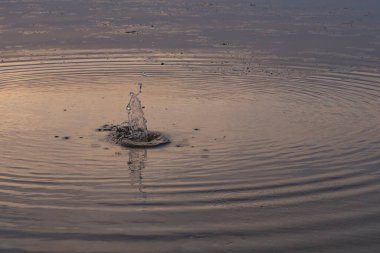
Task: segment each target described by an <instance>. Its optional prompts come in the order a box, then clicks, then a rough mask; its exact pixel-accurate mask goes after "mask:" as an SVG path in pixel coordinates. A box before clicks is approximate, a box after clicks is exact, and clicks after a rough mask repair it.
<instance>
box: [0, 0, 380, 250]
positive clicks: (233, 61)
mask: <svg viewBox="0 0 380 253" xmlns="http://www.w3.org/2000/svg"><path fill="white" fill-rule="evenodd" d="M6 2H7V4H9V5H10V6H13V5H11V3H13V2H12V1H6ZM38 2H39V1H36V3H35V4H36V5H37V3H38ZM94 2H96V3H101V2H100V1H94ZM196 2H197V3H198V1H196ZM242 2H244V1H242ZM270 2H272V1H270ZM274 2H275V3H276V1H274ZM291 2H292V3H294V2H297V1H291ZM332 2H334V3H335V2H337V1H332ZM368 2H371V1H368ZM23 3H29V4H31V5H32V4H33V3H32V2H29V1H27V2H23ZM113 3H119V2H118V1H113ZM142 3H144V4H147V1H142ZM164 3H166V2H165V1H163V2H162V4H164ZM244 3H245V2H244ZM260 3H262V2H261V1H258V3H257V5H258V6H257V8H261V7H260ZM371 3H374V2H371ZM136 4H137V3H135V5H136ZM166 4H167V3H166ZM241 5H242V6H243V4H241ZM132 6H134V5H132ZM186 6H187V5H185V7H186ZM202 6H203V5H202ZM218 6H220V5H211V7H208V8H211V9H212V10H214V8H215V9H217V11H223V10H224V9H221V8H219V7H218ZM268 6H269V7H271V6H270V5H265V6H264V7H263V10H267V11H268V12H266V13H267V14H268V13H269V14H272V13H273V12H272V9H270V8H269V7H268ZM273 6H274V7H273ZM273 6H272V7H273V8H279V6H281V5H275V4H273ZM276 6H277V7H276ZM114 7H115V6H114ZM185 7H183V6H182V5H181V7H178V6H177V5H176V7H175V8H174V7H173V8H174V9H176V8H177V9H180V10H185V9H186V8H185ZM190 7H194V6H190ZM251 7H253V6H251ZM68 8H69V7H68ZM115 8H116V7H115ZM181 8H182V9H181ZM218 8H219V9H218ZM236 8H237V7H236ZM268 8H269V9H268ZM5 9H6V10H10V9H12V8H10V7H7V5H0V10H5ZM12 10H13V11H15V12H17V8H14V9H12ZM75 10H78V9H73V11H75ZM170 10H171V9H170ZM196 10H203V8H200V7H199V8H198V9H196ZM191 11H194V10H193V9H191V10H190V13H191ZM340 11H341V12H344V13H346V12H345V11H347V12H349V14H350V15H349V17H351V16H352V15H354V14H355V15H356V14H357V13H356V12H354V11H352V9H351V10H344V9H340ZM172 12H174V11H173V10H171V11H169V14H170V13H172ZM159 13H161V14H162V15H163V16H165V17H167V15H168V13H167V12H159ZM186 13H187V14H188V12H186ZM201 13H202V12H201ZM260 13H264V12H260ZM279 13H280V14H281V13H282V14H284V13H287V12H279ZM306 13H307V12H306ZM358 13H359V14H360V16H362V15H364V14H363V13H364V12H358ZM269 14H268V17H269V16H270V15H269ZM359 14H358V15H359ZM31 15H32V14H31ZM35 15H37V14H35ZM155 15H158V14H155ZM215 15H216V14H215ZM263 15H264V14H263ZM284 15H285V14H284ZM355 15H354V16H355ZM371 15H372V14H371ZM343 16H344V15H343ZM302 17H303V18H305V19H307V17H309V18H311V19H313V17H310V16H307V15H306V14H305V16H302ZM340 17H342V16H340ZM344 17H346V16H344ZM170 18H173V17H172V16H170V15H168V19H170ZM197 18H198V17H197ZM0 20H2V18H0ZM21 20H24V19H21ZM163 20H166V19H163ZM263 20H264V19H263ZM256 21H257V20H256ZM264 21H265V20H264ZM264 21H263V24H270V22H269V21H268V20H266V21H265V22H264ZM77 22H79V23H80V21H77ZM189 22H190V21H189ZM268 22H269V23H268ZM310 22H311V21H310ZM339 22H340V21H339ZM355 22H359V21H357V20H356V21H355ZM360 22H361V21H360ZM360 22H359V24H361V23H360ZM363 22H364V21H363ZM15 24H16V23H15ZM190 24H192V23H191V22H190ZM257 24H259V23H257ZM356 24H357V23H354V25H353V26H354V28H353V29H358V30H355V31H359V30H360V28H356V27H355V25H356ZM231 25H232V24H231ZM309 25H310V23H309ZM21 26H23V25H22V24H21ZM84 26H85V25H84ZM89 27H91V26H89ZM255 27H257V26H255ZM264 27H265V28H268V27H266V26H265V25H264ZM330 28H331V27H330ZM335 28H336V27H335ZM246 29H247V27H246V26H243V27H242V30H239V29H238V28H237V26H236V24H235V26H234V30H233V31H235V32H237V33H239V31H240V32H242V31H243V32H244V31H247V30H246ZM337 29H338V28H337ZM345 29H348V28H347V27H346V26H343V28H342V27H340V28H339V29H338V31H340V32H341V33H337V34H335V35H331V34H330V35H328V36H331V37H330V38H332V40H334V39H338V40H340V39H343V38H346V37H345V33H346V32H347V33H349V32H348V30H345ZM368 29H370V28H368ZM371 29H374V28H371ZM169 30H170V29H169ZM160 31H161V32H163V31H164V30H160ZM165 31H167V30H165ZM266 31H268V30H266ZM283 31H285V30H283ZM321 31H323V30H321ZM361 31H362V32H363V33H365V32H366V31H365V30H361ZM372 31H373V30H372ZM1 32H3V33H7V34H8V35H9V36H10V35H11V33H10V30H9V29H8V30H7V28H6V27H2V26H1V25H0V35H1ZM325 32H326V31H325ZM328 32H331V33H332V31H331V30H328ZM326 33H327V32H326ZM275 34H276V33H274V34H271V35H269V34H268V36H269V37H270V39H269V40H270V41H271V43H272V42H273V43H274V44H276V42H278V41H276V35H275ZM355 34H356V33H355ZM155 35H157V37H160V36H162V34H161V33H159V32H158V33H155ZM356 35H357V36H359V35H358V34H356ZM14 36H16V38H19V37H17V36H18V35H14ZM62 36H64V33H63V34H62ZM128 36H129V34H128ZM136 36H139V35H138V34H136ZM189 36H190V35H189ZM210 36H211V37H212V36H214V35H210ZM215 36H216V35H215ZM263 36H264V35H263ZM271 36H273V37H271ZM318 36H319V35H318ZM318 36H317V37H318ZM321 36H322V35H321ZM323 36H324V35H323ZM334 36H335V37H334ZM368 36H369V35H368ZM374 36H375V35H374ZM376 36H377V35H376ZM74 37H75V36H74ZM227 37H229V38H232V37H231V36H230V35H228V36H227ZM359 37H360V36H359ZM364 37H365V36H364ZM137 38H138V37H137ZM187 38H188V37H187ZM202 38H203V39H205V41H207V43H209V42H210V41H217V38H219V37H218V36H216V37H212V38H208V39H206V38H204V37H202ZM260 38H263V37H260ZM309 38H310V37H309ZM333 38H334V39H333ZM360 38H363V37H360ZM371 38H372V37H371ZM2 39H3V37H2V38H1V41H0V47H1V48H4V47H3V46H4V44H2V43H8V44H9V45H11V44H12V45H16V44H15V43H10V42H9V41H8V42H4V41H3V40H2ZM151 39H152V40H153V41H156V40H155V39H154V36H153V37H152V38H151ZM6 40H11V38H10V37H6ZM14 41H16V40H14ZM185 41H187V40H186V39H184V41H181V43H184V44H186V43H185ZM202 41H203V42H204V40H202ZM223 41H224V40H220V41H219V42H223ZM237 41H238V39H237ZM93 42H94V41H93ZM219 42H218V43H219ZM245 42H246V41H245V40H244V39H241V41H240V42H236V41H235V42H234V43H235V45H230V44H227V45H221V44H220V43H219V44H218V45H217V46H212V47H208V48H202V46H201V45H199V44H198V46H196V47H194V48H187V49H183V50H179V49H170V50H164V49H157V48H154V47H152V48H149V49H146V48H145V49H141V48H140V49H138V50H137V49H136V48H135V49H125V48H124V49H123V48H118V49H115V48H116V47H115V48H114V49H104V48H103V49H86V50H84V49H76V50H74V49H69V47H74V46H75V42H73V41H71V42H70V41H68V42H67V43H68V44H69V45H70V46H67V47H65V46H63V47H64V48H61V49H58V48H55V49H51V47H50V46H46V47H47V48H49V49H46V50H45V49H44V50H28V47H29V46H28V45H26V44H25V45H22V47H24V49H23V50H20V48H19V49H17V50H16V49H15V48H11V49H9V50H8V49H7V50H8V51H6V50H5V51H2V54H1V57H2V58H1V59H4V61H3V62H2V63H0V115H1V121H0V252H15V253H36V252H91V253H92V252H95V253H96V252H289V253H290V252H291V253H293V252H315V253H317V252H318V253H320V252H355V253H356V252H377V250H378V248H379V247H380V243H379V240H378V239H379V237H380V204H379V203H380V195H379V193H380V173H379V168H380V128H379V125H380V72H379V69H378V66H379V65H378V63H379V61H378V59H377V58H376V57H377V56H376V52H374V53H373V54H371V53H370V52H373V51H371V50H370V49H369V48H370V47H369V44H371V43H370V42H369V41H365V42H363V43H364V44H363V45H364V46H363V48H364V49H366V50H364V49H363V48H361V49H359V47H355V49H352V54H351V55H347V54H346V53H347V52H349V51H350V49H349V48H346V47H345V48H343V49H342V51H341V53H342V55H340V56H339V57H338V56H336V55H333V54H332V53H331V52H329V53H326V54H327V56H326V55H325V54H323V53H322V52H321V51H318V50H316V51H312V50H306V51H307V52H306V51H303V52H299V54H297V55H296V56H294V57H289V56H285V55H283V56H281V57H280V56H278V55H276V54H273V52H272V53H269V52H267V51H265V50H263V51H261V50H257V47H259V46H258V44H257V41H256V42H255V46H252V48H249V47H247V46H246V45H245V44H244V43H245ZM287 42H289V45H290V44H292V43H291V42H290V41H289V40H287ZM20 43H21V42H20ZM46 43H47V44H49V43H52V42H51V41H50V42H49V41H48V40H47V41H46ZM70 43H71V44H70ZM131 43H132V42H131ZM238 43H240V44H238ZM347 43H351V42H347ZM201 44H202V43H201ZM237 44H238V45H237ZM317 44H318V43H317ZM33 45H36V44H33ZM38 45H40V46H41V47H43V45H41V44H38ZM49 45H50V44H49ZM239 45H240V46H239ZM371 45H372V46H373V47H374V48H376V47H375V46H374V45H375V44H371ZM100 46H101V45H100ZM323 46H326V45H321V47H323ZM30 47H32V46H30ZM36 47H37V46H36ZM305 47H306V46H305ZM326 47H328V46H326ZM78 48H79V47H78ZM34 49H35V48H34ZM367 49H368V50H367ZM334 50H335V49H334ZM334 50H332V51H334ZM345 50H347V51H345ZM323 52H326V51H323ZM287 53H289V52H288V51H287ZM304 55H306V56H307V57H305V58H303V59H304V60H299V59H300V58H302V56H304ZM350 57H351V58H350ZM1 59H0V60H1ZM330 59H334V61H330ZM359 63H360V64H359ZM138 82H143V83H144V90H143V93H142V94H140V95H139V98H140V99H141V101H142V103H143V106H145V109H144V113H145V117H146V119H147V121H148V122H147V123H148V128H149V129H150V130H153V131H160V132H162V133H164V134H167V135H168V136H170V139H171V141H172V142H171V143H170V144H168V145H167V146H164V147H162V148H154V149H128V148H123V147H120V146H118V145H115V144H113V143H111V142H109V141H107V137H106V135H107V133H104V132H97V131H95V130H96V129H97V128H98V127H99V126H102V125H104V124H106V123H108V124H118V123H120V122H123V121H125V120H127V112H126V110H125V107H126V105H127V103H128V101H129V93H130V91H134V92H137V91H138V85H137V83H138Z"/></svg>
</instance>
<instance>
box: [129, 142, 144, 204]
mask: <svg viewBox="0 0 380 253" xmlns="http://www.w3.org/2000/svg"><path fill="white" fill-rule="evenodd" d="M146 161H147V150H146V149H130V150H129V160H128V168H129V173H130V177H131V184H132V185H138V189H139V192H141V194H142V196H143V198H146V192H144V185H143V176H142V170H143V169H144V168H145V162H146Z"/></svg>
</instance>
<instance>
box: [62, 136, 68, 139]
mask: <svg viewBox="0 0 380 253" xmlns="http://www.w3.org/2000/svg"><path fill="white" fill-rule="evenodd" d="M62 139H64V140H68V139H70V136H64V137H62Z"/></svg>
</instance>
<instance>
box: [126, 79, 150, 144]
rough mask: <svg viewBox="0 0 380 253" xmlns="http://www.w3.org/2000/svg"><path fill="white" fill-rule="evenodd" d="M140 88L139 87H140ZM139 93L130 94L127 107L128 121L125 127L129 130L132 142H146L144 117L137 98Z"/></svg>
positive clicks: (146, 132) (146, 134)
mask: <svg viewBox="0 0 380 253" xmlns="http://www.w3.org/2000/svg"><path fill="white" fill-rule="evenodd" d="M140 87H141V86H140ZM140 93H141V88H140V92H139V93H138V94H135V93H133V92H131V93H130V95H131V99H130V100H129V103H128V105H127V111H128V121H127V126H128V127H129V130H130V138H132V139H134V140H141V141H147V140H148V127H147V120H146V119H145V116H144V111H143V109H142V106H141V101H140V99H139V98H138V97H137V96H138V95H139V94H140Z"/></svg>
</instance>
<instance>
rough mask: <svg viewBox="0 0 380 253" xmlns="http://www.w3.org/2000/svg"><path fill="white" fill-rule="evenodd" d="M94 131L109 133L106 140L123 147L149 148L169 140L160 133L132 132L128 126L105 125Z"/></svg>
mask: <svg viewBox="0 0 380 253" xmlns="http://www.w3.org/2000/svg"><path fill="white" fill-rule="evenodd" d="M96 130H97V131H98V132H109V134H108V139H109V140H110V141H112V142H114V143H116V144H119V145H121V146H124V147H141V148H149V147H157V146H161V145H164V144H167V143H170V140H169V138H168V137H167V136H165V135H164V134H162V133H160V132H155V131H148V133H147V134H146V133H145V132H144V131H132V130H131V128H130V127H129V126H128V125H112V124H105V125H103V126H102V127H100V128H98V129H96Z"/></svg>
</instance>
